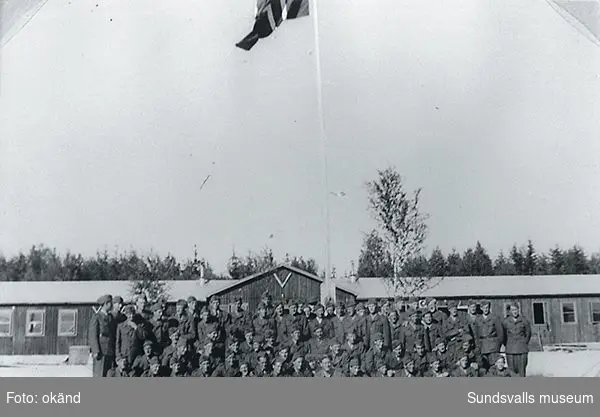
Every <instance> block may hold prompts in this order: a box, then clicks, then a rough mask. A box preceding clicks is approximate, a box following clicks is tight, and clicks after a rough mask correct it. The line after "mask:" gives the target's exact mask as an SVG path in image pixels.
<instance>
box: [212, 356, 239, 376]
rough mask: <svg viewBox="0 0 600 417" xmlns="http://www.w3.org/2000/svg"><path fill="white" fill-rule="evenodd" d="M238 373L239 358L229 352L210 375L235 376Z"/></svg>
mask: <svg viewBox="0 0 600 417" xmlns="http://www.w3.org/2000/svg"><path fill="white" fill-rule="evenodd" d="M239 375H240V360H239V358H238V357H237V356H236V355H234V354H229V355H228V356H227V357H226V358H225V362H223V363H221V364H219V365H217V368H216V369H215V370H214V371H213V373H212V376H217V377H225V378H236V377H238V376H239Z"/></svg>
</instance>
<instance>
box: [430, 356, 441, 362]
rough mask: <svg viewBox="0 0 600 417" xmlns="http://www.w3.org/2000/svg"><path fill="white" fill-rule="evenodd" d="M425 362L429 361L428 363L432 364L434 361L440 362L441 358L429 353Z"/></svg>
mask: <svg viewBox="0 0 600 417" xmlns="http://www.w3.org/2000/svg"><path fill="white" fill-rule="evenodd" d="M427 362H429V363H430V364H432V363H435V362H441V360H440V358H438V357H437V356H436V355H430V356H429V359H428V360H427Z"/></svg>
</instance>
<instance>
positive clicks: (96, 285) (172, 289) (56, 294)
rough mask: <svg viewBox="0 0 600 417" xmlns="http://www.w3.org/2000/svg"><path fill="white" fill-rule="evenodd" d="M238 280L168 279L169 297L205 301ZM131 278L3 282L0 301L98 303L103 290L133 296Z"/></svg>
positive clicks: (104, 292)
mask: <svg viewBox="0 0 600 417" xmlns="http://www.w3.org/2000/svg"><path fill="white" fill-rule="evenodd" d="M233 282H238V280H229V279H228V280H211V281H208V282H206V283H204V284H203V283H201V282H200V281H166V283H167V292H168V294H169V301H177V300H178V299H180V298H184V299H185V298H187V297H188V296H190V295H193V296H195V297H196V298H197V299H198V300H200V301H204V300H206V299H207V298H209V297H210V296H211V295H213V294H214V293H216V292H219V291H221V290H223V289H225V288H227V287H228V286H231V285H232V283H233ZM130 290H131V281H22V282H0V304H3V305H13V304H96V300H97V299H98V297H100V296H102V295H103V294H111V295H113V296H115V295H120V296H121V297H123V298H124V299H125V300H128V299H130V298H131V295H130Z"/></svg>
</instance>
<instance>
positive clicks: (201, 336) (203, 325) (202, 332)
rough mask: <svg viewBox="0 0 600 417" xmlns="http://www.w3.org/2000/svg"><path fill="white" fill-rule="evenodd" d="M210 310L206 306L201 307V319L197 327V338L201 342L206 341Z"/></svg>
mask: <svg viewBox="0 0 600 417" xmlns="http://www.w3.org/2000/svg"><path fill="white" fill-rule="evenodd" d="M210 321H211V320H210V312H209V310H208V308H207V307H206V306H202V308H201V309H200V320H199V321H198V326H197V327H196V329H197V331H196V339H197V340H198V341H199V342H200V343H204V342H205V341H206V337H207V336H206V335H207V333H208V331H207V328H208V327H209V326H210Z"/></svg>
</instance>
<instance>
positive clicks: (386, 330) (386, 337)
mask: <svg viewBox="0 0 600 417" xmlns="http://www.w3.org/2000/svg"><path fill="white" fill-rule="evenodd" d="M367 309H368V310H369V312H368V314H367V316H366V318H365V320H366V326H367V339H368V340H367V341H366V342H365V345H366V346H369V345H370V343H371V339H372V337H373V336H374V335H375V334H376V333H380V334H381V335H382V336H383V346H385V347H386V348H388V349H389V348H391V346H392V335H391V332H390V323H389V322H388V319H387V317H383V316H381V315H380V314H378V307H377V301H375V300H374V299H370V300H369V301H368V302H367Z"/></svg>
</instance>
